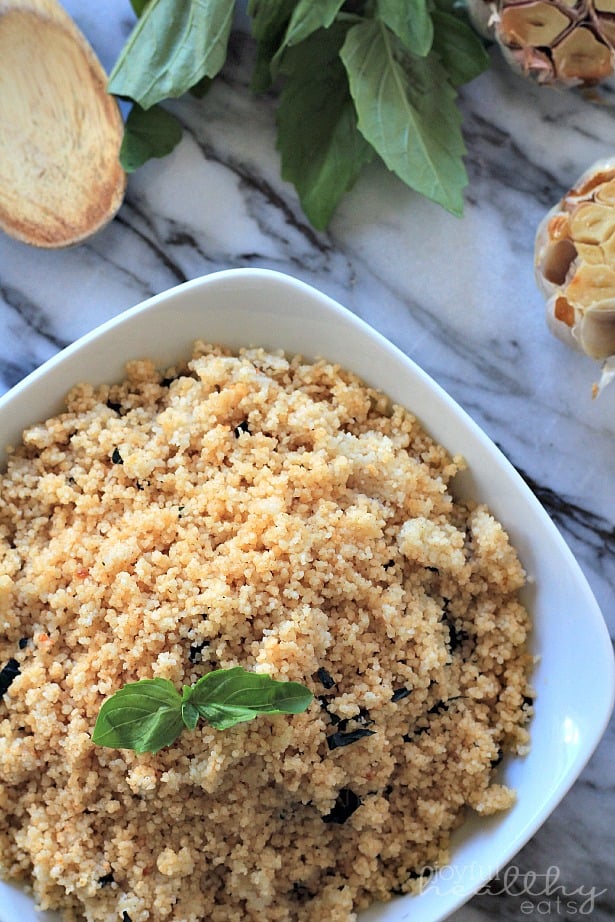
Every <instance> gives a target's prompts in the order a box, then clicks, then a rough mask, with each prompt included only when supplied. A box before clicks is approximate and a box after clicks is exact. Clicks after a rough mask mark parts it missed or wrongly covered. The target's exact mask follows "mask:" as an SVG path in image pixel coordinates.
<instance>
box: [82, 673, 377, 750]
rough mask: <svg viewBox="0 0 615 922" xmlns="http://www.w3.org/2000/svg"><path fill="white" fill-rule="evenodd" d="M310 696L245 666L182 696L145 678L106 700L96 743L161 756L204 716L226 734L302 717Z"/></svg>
mask: <svg viewBox="0 0 615 922" xmlns="http://www.w3.org/2000/svg"><path fill="white" fill-rule="evenodd" d="M312 698H313V695H312V692H311V691H310V690H309V689H308V688H306V687H305V685H301V684H300V683H299V682H279V681H277V680H276V679H272V678H271V677H270V676H268V675H265V674H264V673H257V672H248V671H247V670H246V669H243V667H241V666H234V667H233V668H231V669H215V670H213V671H212V672H208V673H207V674H206V675H204V676H202V677H201V678H200V679H198V681H197V682H195V683H194V685H184V687H183V690H182V693H181V695H180V693H179V692H178V691H177V689H176V688H175V686H174V685H173V683H172V682H170V681H169V680H168V679H160V678H155V679H141V680H140V681H138V682H129V683H128V684H127V685H124V686H123V688H120V689H119V690H118V691H116V692H115V694H113V695H112V696H111V697H110V698H107V699H106V701H105V702H104V703H103V705H102V707H101V709H100V712H99V714H98V718H97V720H96V725H95V727H94V733H93V734H92V742H94V743H95V744H96V745H98V746H108V747H110V748H112V749H134V750H135V752H158V751H159V750H160V749H163V748H164V747H165V746H172V745H173V743H174V742H175V740H176V739H177V737H178V736H179V734H180V733H181V732H182V730H183V729H184V728H187V729H188V730H194V729H196V725H197V723H198V722H199V719H200V718H202V719H203V720H206V721H207V723H209V724H210V725H211V726H212V727H214V728H215V729H216V730H228V729H229V728H230V727H234V726H235V724H238V723H244V722H246V721H249V720H254V718H255V717H256V716H257V715H258V714H300V713H301V712H302V711H305V710H306V708H307V707H309V705H310V702H311V700H312ZM359 732H363V733H364V732H365V731H359ZM338 745H340V744H338Z"/></svg>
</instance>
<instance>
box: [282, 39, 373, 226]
mask: <svg viewBox="0 0 615 922" xmlns="http://www.w3.org/2000/svg"><path fill="white" fill-rule="evenodd" d="M345 35H346V27H345V26H342V24H339V23H334V24H333V25H332V26H331V27H330V28H329V29H327V30H324V29H320V30H318V31H317V32H314V33H313V34H312V35H311V36H309V38H307V39H306V40H305V41H302V42H301V43H300V44H299V45H296V46H295V47H292V48H289V49H287V52H286V54H285V57H284V62H283V66H282V72H283V74H284V75H285V76H286V80H285V83H284V86H283V87H282V90H281V94H280V105H279V108H278V113H277V124H278V138H277V147H278V150H279V151H280V154H281V159H282V166H281V171H282V177H283V179H286V180H287V181H288V182H292V183H293V184H294V186H295V188H296V190H297V193H298V195H299V200H300V202H301V206H302V208H303V210H304V212H305V214H306V215H307V217H308V218H309V220H310V221H311V223H312V225H313V226H314V227H315V228H317V229H318V230H324V228H325V227H326V226H327V225H328V223H329V221H330V219H331V215H332V214H333V211H334V210H335V208H336V206H337V204H338V203H339V201H340V199H341V198H342V196H343V195H344V193H345V192H346V191H347V190H348V189H349V188H350V187H351V186H352V185H353V183H354V182H355V181H356V179H357V177H358V175H359V173H360V172H361V169H362V168H363V166H364V165H365V163H367V162H368V161H369V160H370V159H371V158H372V157H373V149H372V148H371V146H370V145H369V144H368V142H367V141H366V140H365V138H364V137H363V135H362V134H361V133H360V132H359V130H358V128H357V114H356V111H355V108H354V104H353V102H352V97H351V96H350V91H349V89H348V78H347V76H346V72H345V70H344V66H343V64H342V62H341V60H340V58H339V51H340V48H341V47H342V44H343V41H344V38H345Z"/></svg>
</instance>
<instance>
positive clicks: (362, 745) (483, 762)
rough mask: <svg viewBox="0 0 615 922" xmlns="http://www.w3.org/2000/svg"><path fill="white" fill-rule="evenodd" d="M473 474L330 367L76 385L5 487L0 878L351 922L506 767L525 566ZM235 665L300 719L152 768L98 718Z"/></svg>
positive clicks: (47, 897)
mask: <svg viewBox="0 0 615 922" xmlns="http://www.w3.org/2000/svg"><path fill="white" fill-rule="evenodd" d="M462 466H463V461H462V459H460V458H455V457H450V456H449V455H448V454H447V452H446V451H445V450H444V449H443V448H442V447H441V446H439V445H437V444H435V443H434V442H433V441H432V440H431V439H430V438H429V437H428V435H427V434H426V433H425V432H424V431H423V429H422V428H421V426H420V424H419V423H418V422H417V420H416V419H415V418H414V417H413V416H412V415H411V414H410V413H409V412H408V411H407V410H406V409H403V408H401V407H399V406H395V405H391V403H390V401H389V400H388V399H387V397H386V396H385V395H383V394H381V393H378V392H376V391H374V390H373V389H371V388H369V387H368V386H366V385H365V384H363V383H362V382H361V381H360V380H358V379H357V378H356V377H354V376H353V375H352V374H350V373H349V372H347V371H345V370H343V369H341V368H339V367H338V366H335V365H332V364H329V363H327V362H326V361H319V362H315V363H309V362H306V361H304V360H302V359H301V358H300V357H292V358H288V357H285V356H283V355H282V354H270V353H267V352H264V351H263V350H256V349H254V350H244V351H242V352H240V353H239V354H238V355H237V354H232V353H230V352H229V351H227V350H225V349H222V348H218V347H213V346H209V345H206V344H203V343H197V344H196V346H195V351H194V355H193V357H192V359H191V361H190V362H189V363H187V364H186V365H185V366H183V367H177V368H172V369H166V370H165V371H163V372H160V371H158V370H157V369H156V367H155V366H154V364H153V363H152V362H151V361H147V360H139V361H134V362H131V363H130V364H129V365H128V367H127V374H126V379H125V380H124V381H123V382H122V383H120V384H111V385H108V386H102V387H98V388H93V387H91V386H89V385H87V384H81V385H79V386H77V387H75V388H74V389H73V390H72V392H71V393H70V394H69V395H68V398H67V404H66V411H65V412H63V413H61V414H60V415H58V416H56V417H54V418H52V419H49V420H47V422H45V423H42V424H40V425H35V426H32V427H31V428H29V429H28V430H27V431H26V432H25V433H24V435H23V444H22V445H20V446H18V447H17V448H16V449H15V450H14V451H11V453H10V455H9V462H8V469H7V471H6V473H5V474H4V475H2V476H1V478H0V623H1V630H0V670H1V671H0V692H2V693H3V697H0V811H1V812H0V875H1V876H3V877H5V878H11V879H15V878H16V879H20V880H22V881H23V882H24V883H25V884H26V885H27V886H28V887H30V888H31V889H32V891H33V894H34V897H35V900H36V902H37V905H38V906H39V907H41V908H43V909H47V908H55V909H60V910H61V911H62V913H63V917H64V919H66V920H71V922H72V920H88V922H115V920H117V922H146V920H147V922H158V920H175V922H201V920H208V922H245V920H255V922H256V920H258V922H263V920H267V922H308V920H309V922H322V920H325V919H326V920H328V922H351V920H354V919H355V918H356V913H357V912H358V911H359V910H360V909H361V908H363V907H365V906H367V905H368V904H370V903H371V902H372V901H374V900H388V899H390V898H391V897H392V896H393V895H394V894H398V893H404V892H408V891H413V890H416V889H417V888H419V887H420V886H421V885H422V884H423V883H424V881H425V880H427V879H428V877H429V875H430V873H431V872H432V871H433V870H434V869H435V868H437V867H439V866H442V865H443V864H445V863H447V862H448V861H449V857H450V856H449V837H450V833H451V831H452V830H453V829H455V828H456V827H457V826H458V825H459V824H460V823H461V822H462V821H463V817H464V814H465V811H466V810H467V809H472V810H475V811H478V812H479V813H482V814H491V813H494V812H496V811H499V810H503V809H506V808H508V807H509V806H510V805H511V804H512V803H513V801H514V793H513V792H512V791H511V790H509V789H507V788H506V787H505V786H503V785H502V784H499V783H496V782H495V781H494V767H495V766H496V765H497V764H498V762H499V761H500V760H501V758H502V755H503V754H504V753H505V752H513V753H523V752H524V751H525V750H526V748H527V746H528V741H529V737H528V731H527V722H528V719H529V716H530V714H531V710H532V692H531V687H530V684H529V683H530V678H531V668H532V662H533V660H532V657H531V655H530V653H529V652H528V648H527V643H526V641H527V636H528V631H529V627H530V625H529V618H528V614H527V611H526V610H525V608H524V607H523V605H522V604H521V602H520V600H519V590H520V588H521V587H522V586H523V584H524V579H525V577H524V572H523V569H522V566H521V564H520V562H519V560H518V557H517V555H516V553H515V551H514V549H513V548H512V547H511V545H510V543H509V540H508V537H507V535H506V534H505V532H504V531H503V529H502V527H501V526H500V524H499V523H498V522H497V521H495V520H494V518H493V517H492V515H491V514H490V513H489V511H488V510H487V509H486V508H485V507H483V506H481V505H475V504H466V503H464V502H461V501H458V500H456V499H454V497H453V494H452V491H451V482H452V480H453V478H454V476H455V474H456V472H457V471H458V470H459V469H460V468H461V467H462ZM237 665H241V666H243V667H245V668H246V669H248V670H251V671H256V672H264V673H267V674H269V675H270V676H271V677H273V678H275V679H278V680H292V681H296V682H300V683H303V684H305V685H307V686H308V687H309V688H310V690H311V691H312V692H313V693H314V699H313V700H312V702H311V704H310V706H309V708H308V709H307V710H306V711H305V712H304V713H299V714H292V715H286V714H282V715H274V716H262V717H259V718H258V719H257V720H254V721H252V722H250V723H242V724H238V725H237V726H235V727H233V728H232V729H229V730H225V731H220V730H216V729H214V728H213V727H210V726H208V725H206V724H200V725H199V727H198V728H197V730H196V731H195V732H191V733H182V734H181V735H180V736H179V738H178V739H177V741H176V742H175V743H174V744H173V745H172V746H167V747H165V748H163V749H161V750H160V751H159V752H157V753H156V754H152V753H142V754H137V753H136V752H134V751H131V750H129V749H109V748H103V747H101V746H95V745H94V744H93V742H92V739H91V736H92V729H93V727H94V723H95V721H96V717H97V714H98V712H99V710H100V707H101V704H102V702H103V701H104V700H105V699H106V698H107V697H108V696H110V695H112V694H113V693H114V692H115V691H117V690H118V689H119V688H121V687H122V686H123V685H125V684H126V683H129V682H134V681H136V680H139V679H143V678H154V677H161V678H165V679H169V680H171V681H172V682H173V683H174V684H175V686H176V687H177V688H178V689H181V687H182V684H191V683H194V682H195V681H196V680H198V679H199V677H200V676H202V675H204V674H205V673H207V672H209V671H210V670H213V669H219V668H229V667H233V666H237Z"/></svg>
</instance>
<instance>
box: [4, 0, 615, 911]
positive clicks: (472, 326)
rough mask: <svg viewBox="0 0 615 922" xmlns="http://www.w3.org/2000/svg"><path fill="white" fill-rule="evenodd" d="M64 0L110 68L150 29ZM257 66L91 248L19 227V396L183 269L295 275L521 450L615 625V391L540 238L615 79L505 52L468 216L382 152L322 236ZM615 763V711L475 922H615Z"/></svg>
mask: <svg viewBox="0 0 615 922" xmlns="http://www.w3.org/2000/svg"><path fill="white" fill-rule="evenodd" d="M64 5H65V6H66V8H67V9H68V11H69V12H70V13H71V14H72V15H73V16H74V17H75V19H76V20H77V22H78V24H79V25H80V27H81V29H82V31H83V32H84V33H85V34H86V36H87V37H88V38H89V39H90V41H91V42H92V44H93V45H94V47H95V49H96V51H97V52H98V54H99V56H100V58H101V60H102V62H103V64H104V65H105V67H106V68H107V69H109V68H110V67H111V66H112V64H113V63H114V61H115V59H116V56H117V54H118V52H119V49H120V47H121V45H122V44H123V41H124V38H125V36H126V35H127V34H128V31H129V30H130V28H131V25H132V22H133V21H134V17H133V14H132V10H131V8H130V5H129V3H128V0H112V2H108V3H106V4H104V12H101V11H100V9H101V5H99V4H88V3H86V2H84V0H70V2H66V3H65V4H64ZM97 7H98V10H97ZM250 60H251V44H250V40H249V39H248V38H247V36H246V35H245V34H242V33H241V32H235V33H234V34H233V37H232V43H231V53H230V55H229V61H228V65H227V67H226V68H225V70H224V73H223V75H222V76H221V77H220V78H218V79H217V80H216V82H215V84H214V86H213V88H212V90H211V91H210V93H209V94H208V96H207V97H206V98H205V99H204V100H202V101H197V100H194V99H188V100H182V101H180V102H178V103H175V104H174V105H173V110H174V111H175V113H176V114H177V115H178V116H179V117H180V119H181V121H182V122H183V124H184V128H185V134H184V139H183V141H182V143H181V145H180V146H179V147H178V148H177V149H176V150H175V151H174V153H173V154H172V155H171V156H170V157H168V158H167V159H165V160H158V161H153V162H150V163H149V164H148V165H146V166H145V167H143V168H142V169H141V170H139V171H138V172H136V173H134V174H133V175H132V176H131V177H130V181H129V184H128V190H127V195H126V199H125V202H124V204H123V206H122V208H121V210H120V211H119V213H118V215H117V217H116V218H115V220H114V221H113V222H112V223H111V224H110V225H108V226H107V227H106V228H105V229H104V230H102V231H100V232H99V233H98V234H97V235H96V236H94V237H93V238H91V239H90V240H89V241H87V242H86V243H83V244H81V245H79V246H76V247H74V248H72V249H68V250H63V251H43V250H35V249H32V248H30V247H28V246H26V245H23V244H21V243H18V242H16V241H14V240H11V239H9V238H8V237H6V236H4V235H0V331H1V334H0V392H3V391H5V390H7V389H8V388H10V387H11V386H12V385H13V384H15V383H16V382H17V381H19V380H20V379H21V378H23V377H24V376H25V375H26V374H28V373H29V372H30V371H32V370H33V369H34V368H35V367H37V366H38V365H40V364H41V363H42V362H43V361H45V360H46V359H47V358H48V357H49V356H51V355H53V354H54V353H55V352H57V351H58V350H59V349H61V348H62V347H63V346H65V345H67V344H68V343H70V342H72V341H73V340H75V339H76V338H77V337H79V336H80V335H82V334H83V333H85V332H87V331H89V330H91V329H92V328H93V327H95V326H97V325H98V324H99V323H100V322H102V321H104V320H106V319H108V318H110V317H112V316H114V315H116V314H118V313H119V312H120V311H122V310H124V309H125V308H128V307H131V306H132V305H134V304H136V303H137V302H139V301H141V300H143V299H144V298H146V297H148V296H149V295H152V294H154V293H156V292H160V291H163V290H165V289H167V288H170V287H171V286H173V285H176V284H177V283H179V282H183V281H184V280H187V279H192V278H195V277H197V276H200V275H203V274H205V273H209V272H212V271H215V270H217V269H222V268H229V267H239V266H258V267H266V268H273V269H277V270H280V271H282V272H286V273H289V274H290V275H293V276H296V277H297V278H300V279H303V280H305V281H307V282H309V283H311V284H313V285H315V286H316V287H318V288H320V289H321V290H322V291H324V292H326V293H327V294H329V295H331V296H332V297H334V298H335V299H337V300H338V301H340V302H342V303H343V304H345V305H346V306H347V307H349V308H350V309H351V310H352V311H354V312H356V313H357V314H358V315H360V316H361V317H362V318H364V319H365V320H366V321H367V322H368V323H370V324H371V325H372V326H373V327H375V328H376V329H377V330H379V331H380V332H381V333H383V334H384V335H385V336H386V337H388V338H389V339H390V340H392V341H393V342H394V343H396V344H397V345H398V346H399V347H400V348H401V349H402V350H404V351H405V352H406V353H407V354H408V355H409V356H411V357H412V358H413V359H414V360H415V361H416V362H418V364H419V365H421V366H422V367H423V368H424V369H425V370H426V371H427V372H428V373H429V374H430V375H432V376H433V377H434V378H435V379H436V380H437V381H438V382H439V383H440V384H441V385H443V387H444V388H445V389H446V390H447V391H448V392H449V393H450V394H451V396H452V397H453V398H454V399H455V400H456V401H458V403H459V404H461V406H462V407H464V408H465V409H466V410H467V411H468V412H469V413H470V415H471V416H472V417H473V418H474V419H475V420H476V422H477V423H478V424H479V425H480V426H481V427H482V428H483V429H484V430H485V431H486V432H487V434H488V435H489V436H490V437H491V438H492V439H493V440H494V441H495V442H496V443H497V444H498V445H499V446H500V448H501V449H502V450H503V452H504V453H505V454H506V455H507V456H508V458H509V459H510V460H511V462H512V463H513V464H514V465H515V467H517V468H518V469H519V471H521V472H522V474H523V476H524V477H525V478H526V479H527V481H528V482H529V484H530V485H531V487H532V489H533V490H534V491H535V493H536V494H537V496H538V497H539V499H540V500H541V501H542V503H543V504H544V506H545V507H546V509H547V511H548V512H549V514H550V515H551V517H552V519H553V520H554V522H555V523H556V525H557V527H558V528H559V529H560V531H561V533H562V535H563V536H564V538H565V540H566V541H567V542H568V544H569V546H570V547H571V549H572V550H573V552H574V554H575V555H576V557H577V559H578V560H579V562H580V564H581V567H582V568H583V570H584V572H585V574H586V576H587V579H588V580H589V583H590V585H591V587H592V589H593V591H594V593H595V595H596V598H597V600H598V602H599V604H600V606H601V608H602V610H603V612H604V615H605V618H606V620H607V621H608V623H609V626H610V629H611V635H612V634H613V631H614V630H615V603H614V594H613V586H615V489H614V488H613V483H614V478H615V451H614V450H613V446H614V445H615V384H612V385H611V387H610V388H607V389H606V391H605V392H604V393H603V394H602V395H601V396H600V397H599V398H598V399H597V400H592V399H591V386H592V383H593V382H594V381H595V380H597V377H598V367H597V366H596V365H595V363H593V362H591V361H590V360H589V359H586V358H585V357H584V356H581V355H580V354H576V353H574V352H572V351H571V350H569V349H568V348H567V347H566V346H564V345H562V344H561V343H560V342H558V341H557V340H556V339H554V338H553V337H552V336H551V334H550V333H549V332H548V331H547V328H546V325H545V322H544V316H543V302H542V298H541V296H540V294H539V292H538V290H537V288H536V286H535V282H534V277H533V245H534V234H535V230H536V227H537V224H538V222H539V221H540V219H541V218H542V216H543V215H544V213H545V212H546V210H547V209H548V208H550V207H551V206H552V205H553V204H555V202H556V201H557V200H558V199H559V197H560V195H561V194H562V192H563V191H565V189H567V188H568V187H569V186H570V185H571V184H572V183H573V182H574V180H575V179H576V178H577V177H578V175H580V173H581V172H583V170H585V169H586V168H587V167H588V166H589V165H590V164H591V163H592V162H593V161H594V160H595V159H597V158H599V157H603V156H606V155H609V154H612V152H613V143H614V142H615V117H614V114H613V102H614V100H615V93H614V91H613V90H612V89H607V90H605V92H604V94H603V101H602V103H595V102H591V101H589V100H588V99H587V98H585V97H584V96H583V95H582V94H580V93H576V92H565V91H557V90H551V89H539V88H537V87H535V86H533V85H530V84H529V83H528V82H525V81H523V80H521V79H520V78H518V77H515V76H514V75H512V74H511V73H510V72H509V70H508V69H507V67H506V65H505V64H504V63H503V62H502V61H501V59H500V58H499V56H498V55H497V54H495V53H494V55H493V67H492V69H491V70H490V71H489V72H488V73H486V74H484V75H482V76H481V77H480V78H478V79H477V80H475V81H474V82H473V83H472V84H470V85H469V86H467V87H465V88H464V89H463V91H462V94H461V107H462V111H463V116H464V133H465V138H466V143H467V148H468V155H467V161H466V162H467V167H468V172H469V175H470V185H469V188H468V190H467V194H466V208H465V215H464V217H463V218H462V219H457V218H454V217H452V216H450V215H449V214H447V213H446V212H444V211H443V210H442V209H440V208H438V207H437V206H435V205H432V204H431V203H429V202H427V201H425V200H423V199H421V198H419V197H418V196H417V195H415V194H413V193H412V192H411V191H410V190H408V189H406V187H405V186H403V185H402V184H401V183H400V182H399V181H398V180H397V179H395V178H394V177H393V175H392V174H390V173H388V172H387V171H386V170H385V168H384V167H383V166H380V165H377V164H372V165H370V167H369V168H368V169H366V170H365V172H364V174H363V175H362V176H361V178H360V180H359V182H358V183H357V185H356V186H355V187H354V189H353V190H352V191H351V193H350V194H348V195H347V196H346V198H345V199H344V200H343V201H342V204H341V206H340V207H339V209H338V211H337V213H336V215H335V217H334V219H333V221H332V223H331V226H330V228H329V230H328V232H327V233H316V232H315V231H314V230H312V229H311V227H310V226H309V224H308V223H307V221H306V219H305V218H304V216H303V214H302V212H301V209H300V207H299V205H298V202H297V199H296V196H295V192H294V189H293V188H292V187H291V186H290V185H288V184H286V183H284V182H283V181H282V180H281V179H280V171H279V161H278V155H277V152H276V149H275V122H274V111H275V98H274V96H272V95H264V96H259V97H255V96H254V95H252V94H251V92H250V91H249V89H248V81H249V63H250ZM614 764H615V732H614V725H613V723H611V726H610V727H609V729H608V731H607V733H606V735H605V737H604V739H603V741H602V743H601V744H600V746H599V747H598V749H597V751H596V753H595V754H594V756H593V757H592V759H591V760H590V762H589V764H588V765H587V767H586V769H585V771H584V772H583V774H582V776H581V778H580V779H579V781H578V782H577V783H576V784H575V786H574V787H573V789H572V790H571V791H570V793H569V794H568V795H567V797H566V798H565V799H564V801H563V802H562V803H561V805H560V806H559V807H558V808H557V809H556V811H555V812H554V814H553V815H552V816H551V818H550V819H549V820H548V822H547V823H546V824H545V825H544V827H543V828H542V829H541V830H540V831H539V832H538V834H537V835H536V836H535V837H534V839H532V840H531V841H530V842H529V844H528V845H527V846H526V847H525V848H524V849H523V850H522V852H521V853H520V854H519V855H518V856H517V857H516V858H515V859H514V862H513V865H514V866H515V867H516V868H518V871H519V875H520V877H519V878H518V880H517V883H516V884H511V885H509V886H507V885H505V883H504V885H503V882H500V885H494V887H492V888H491V889H492V891H493V892H491V893H483V894H481V895H478V896H476V897H475V898H474V899H473V900H472V901H471V902H470V903H469V904H468V905H467V906H466V907H464V908H463V909H460V910H459V911H458V912H456V913H455V915H454V919H455V922H479V920H485V919H490V918H498V919H520V918H524V917H527V918H532V919H539V918H545V917H547V918H568V917H570V916H574V915H577V914H584V915H591V919H592V922H607V920H610V919H613V918H615V883H614V881H615V832H614V829H615V825H614V823H613V817H614V815H615V813H614V811H615V783H614V780H613V765H614ZM550 868H556V869H557V870H558V872H559V880H558V884H557V887H556V888H555V889H554V890H553V892H552V893H551V895H550V896H543V897H539V896H529V897H523V896H522V895H521V893H522V891H523V889H524V886H525V884H526V883H527V880H528V879H529V878H528V876H527V875H531V874H532V873H533V874H535V875H545V874H547V872H548V871H549V869H550ZM592 888H593V892H594V893H595V894H596V898H595V900H594V901H593V902H592V904H591V905H588V904H585V906H584V910H585V911H584V912H581V910H580V909H579V907H580V906H582V905H583V901H582V899H581V898H580V897H579V892H581V893H583V892H585V893H587V892H588V891H590V890H591V889H592ZM534 892H535V893H538V892H539V886H538V885H536V886H535V887H534ZM575 894H576V895H575ZM556 897H559V901H558V900H557V899H556ZM528 899H529V902H530V905H529V907H528V905H527V900H528ZM524 900H525V901H526V902H525V903H524ZM575 901H576V903H575ZM573 903H574V904H575V905H574V906H573ZM524 906H525V908H523V907H524ZM575 907H576V908H575Z"/></svg>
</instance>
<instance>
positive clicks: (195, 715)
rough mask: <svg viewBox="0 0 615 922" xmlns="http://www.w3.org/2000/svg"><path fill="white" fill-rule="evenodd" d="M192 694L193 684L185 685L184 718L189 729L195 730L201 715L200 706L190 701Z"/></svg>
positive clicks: (183, 697) (183, 698) (183, 696)
mask: <svg viewBox="0 0 615 922" xmlns="http://www.w3.org/2000/svg"><path fill="white" fill-rule="evenodd" d="M191 696H192V686H191V685H184V693H183V695H182V720H183V722H184V724H185V726H186V727H187V728H188V729H189V730H195V729H196V725H197V724H198V722H199V717H200V716H201V715H200V714H199V711H198V708H196V707H195V706H194V704H192V702H191V701H190V698H191Z"/></svg>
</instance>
